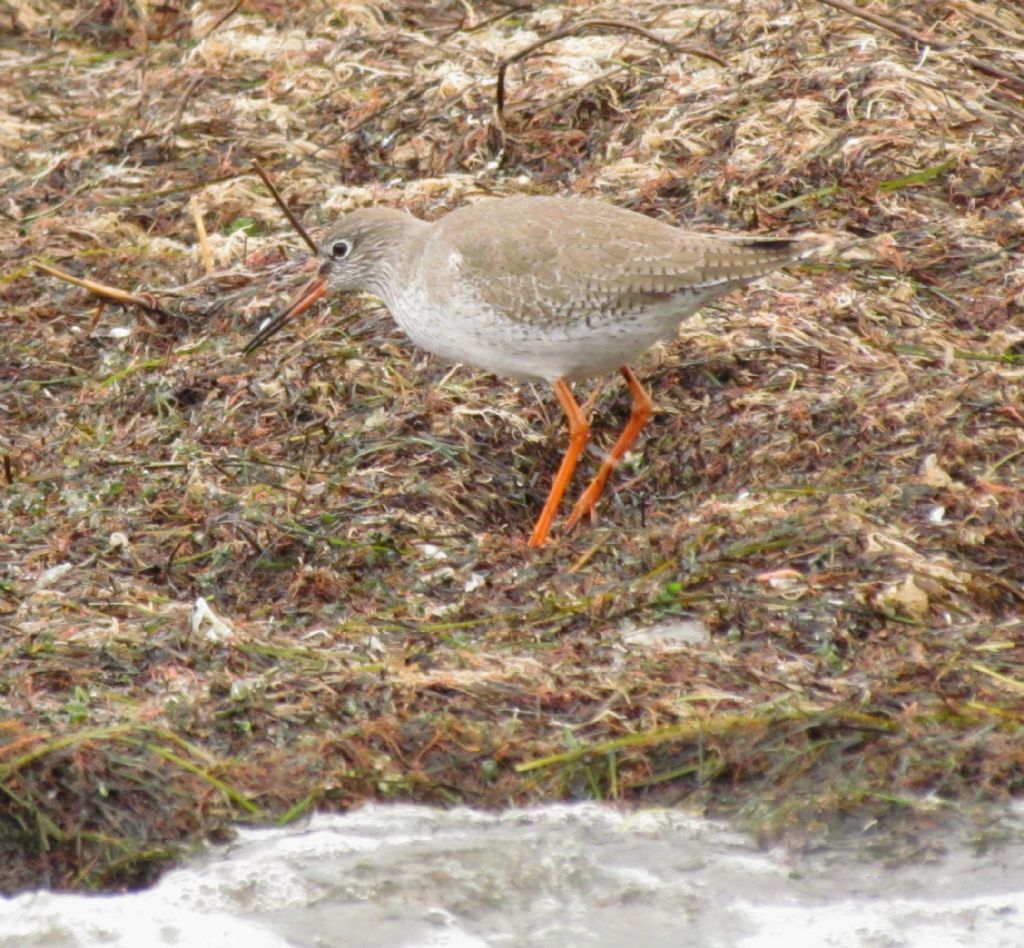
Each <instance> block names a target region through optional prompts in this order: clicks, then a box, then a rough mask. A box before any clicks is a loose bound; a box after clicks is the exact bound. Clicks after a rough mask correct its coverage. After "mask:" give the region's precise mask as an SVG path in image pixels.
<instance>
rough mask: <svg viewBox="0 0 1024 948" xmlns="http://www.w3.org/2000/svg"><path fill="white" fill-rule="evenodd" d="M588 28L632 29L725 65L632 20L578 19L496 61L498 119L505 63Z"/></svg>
mask: <svg viewBox="0 0 1024 948" xmlns="http://www.w3.org/2000/svg"><path fill="white" fill-rule="evenodd" d="M589 29H602V30H623V31H625V32H627V33H636V34H637V35H638V36H643V37H646V38H647V39H649V40H650V41H651V42H652V43H657V44H658V45H659V46H664V47H666V48H667V49H671V50H673V51H674V52H676V53H689V54H690V55H691V56H700V57H701V58H703V59H710V60H711V61H712V62H714V63H718V65H719V66H727V65H728V63H726V61H725V60H724V59H722V58H721V57H720V56H717V55H716V54H715V53H712V52H709V51H708V50H706V49H697V48H696V47H693V46H680V45H679V44H678V43H673V42H672V41H671V40H667V39H665V38H664V37H662V36H658V34H657V33H653V32H651V30H648V29H645V28H644V27H642V26H637V25H636V24H634V23H625V22H623V21H622V20H584V21H583V22H582V23H574V24H571V25H570V26H563V27H561V28H560V29H557V30H555V31H554V32H552V33H548V35H547V36H542V37H541V38H540V39H538V40H534V41H533V42H532V43H528V44H527V45H526V46H524V47H523V48H522V49H520V50H518V51H517V52H515V53H513V54H512V55H511V56H508V57H506V58H505V59H503V60H502V61H501V62H500V63H499V64H498V83H497V88H496V89H495V93H494V96H495V106H496V108H497V113H498V120H499V121H501V120H502V119H503V117H504V111H505V72H506V71H507V70H508V67H509V66H511V65H512V64H513V63H517V62H519V60H521V59H525V58H526V57H527V56H529V55H530V54H531V53H533V52H535V51H536V50H538V49H540V48H541V47H542V46H545V45H547V44H548V43H553V42H555V40H560V39H565V37H567V36H574V35H575V34H576V33H580V32H582V31H583V30H589Z"/></svg>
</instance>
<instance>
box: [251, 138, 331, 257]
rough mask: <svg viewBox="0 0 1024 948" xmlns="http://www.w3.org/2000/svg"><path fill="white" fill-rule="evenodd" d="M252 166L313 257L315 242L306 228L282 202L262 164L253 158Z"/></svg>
mask: <svg viewBox="0 0 1024 948" xmlns="http://www.w3.org/2000/svg"><path fill="white" fill-rule="evenodd" d="M252 166H253V167H254V168H255V169H256V174H258V175H259V176H260V177H261V178H262V179H263V183H264V184H265V185H266V186H267V190H269V191H270V193H271V194H272V195H273V196H274V200H275V201H277V206H278V207H279V208H281V211H282V213H283V214H284V216H285V217H287V218H288V222H289V223H290V224H291V225H292V227H294V228H295V231H296V233H297V234H298V235H299V236H300V237H301V238H302V239H303V240H304V241H305V242H306V246H307V247H309V249H310V250H312V251H313V256H314V257H315V256H316V253H317V248H316V243H315V242H314V240H313V238H312V237H310V236H309V234H307V233H306V229H305V228H304V227H303V226H302V225H301V224H300V223H299V219H298V218H297V217H296V216H295V215H294V214H293V213H292V212H291V208H289V207H288V205H287V204H285V203H284V199H283V198H282V197H281V195H280V193H279V192H278V190H277V188H275V187H274V182H273V181H271V180H270V178H269V176H268V175H267V173H266V171H264V170H263V165H261V164H260V163H259V161H258V159H256V158H253V160H252Z"/></svg>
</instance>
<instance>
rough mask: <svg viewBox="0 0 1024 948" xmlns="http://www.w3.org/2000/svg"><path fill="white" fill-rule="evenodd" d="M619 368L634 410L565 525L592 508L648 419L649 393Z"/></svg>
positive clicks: (652, 406) (649, 414)
mask: <svg viewBox="0 0 1024 948" xmlns="http://www.w3.org/2000/svg"><path fill="white" fill-rule="evenodd" d="M619 371H620V372H622V377H623V378H624V379H625V380H626V384H627V385H628V386H629V391H630V393H631V394H632V396H633V410H632V412H631V413H630V415H629V421H628V422H626V427H625V428H623V429H622V434H620V435H619V440H618V441H616V442H615V447H613V448H612V450H611V453H610V454H609V455H608V457H606V458H605V459H604V461H603V462H602V464H601V467H600V469H599V470H598V472H597V477H595V478H594V480H593V481H592V482H591V484H590V486H589V487H588V488H587V489H586V490H585V491H584V492H583V495H582V496H581V497H580V499H579V500H577V501H576V506H575V507H573V508H572V513H571V514H569V519H568V521H566V527H567V528H571V527H574V526H576V524H577V523H579V522H580V520H582V519H583V517H585V516H586V515H587V514H588V513H590V511H591V510H593V509H594V505H595V504H596V503H597V501H598V498H599V497H600V496H601V491H603V490H604V485H605V483H606V482H607V481H608V477H609V476H610V475H611V473H612V471H614V470H615V468H616V467H618V466H619V461H621V460H622V459H623V457H625V455H626V452H627V451H628V450H629V449H630V448H631V447H633V442H634V441H636V439H637V435H639V434H640V431H641V429H642V428H643V426H644V425H646V424H647V421H648V419H649V418H650V417H651V410H652V409H653V408H654V403H653V402H652V401H651V396H650V395H648V394H647V392H646V391H645V390H644V387H643V386H642V385H641V384H640V383H639V382H638V381H637V378H636V376H635V375H634V374H633V372H632V371H631V370H630V368H629V366H628V365H624V366H623V367H622V368H621V369H620V370H619Z"/></svg>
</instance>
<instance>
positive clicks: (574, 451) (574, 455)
mask: <svg viewBox="0 0 1024 948" xmlns="http://www.w3.org/2000/svg"><path fill="white" fill-rule="evenodd" d="M619 371H620V372H621V373H622V377H623V378H624V379H625V380H626V384H627V385H628V386H629V391H630V394H631V395H632V396H633V410H632V411H631V412H630V415H629V421H628V422H626V427H625V428H623V429H622V434H620V435H619V439H618V441H616V442H615V446H614V447H613V448H612V449H611V451H610V452H609V453H608V456H607V457H606V458H605V459H604V461H603V462H602V463H601V467H600V468H599V469H598V472H597V476H596V477H595V478H594V479H593V481H591V483H590V486H589V487H588V488H587V489H586V490H585V491H584V492H583V494H582V495H581V497H580V499H579V500H577V501H576V504H575V506H574V507H573V508H572V513H571V514H569V519H568V521H567V522H566V527H568V528H571V527H574V526H575V525H576V524H577V523H579V522H580V520H581V519H582V518H583V517H585V516H586V515H587V514H588V513H590V512H591V511H592V510H593V509H594V505H595V504H596V503H597V501H598V499H599V498H600V496H601V492H602V491H603V490H604V485H605V484H606V483H607V482H608V478H609V477H610V476H611V473H612V471H614V470H615V468H616V467H618V465H619V462H620V461H621V460H622V459H623V457H625V455H626V452H627V451H629V449H630V448H631V447H632V446H633V443H634V442H635V441H636V439H637V436H638V435H639V434H640V432H641V430H642V429H643V427H644V425H646V424H647V422H648V420H649V419H650V417H651V411H652V410H653V408H654V404H653V402H652V401H651V396H650V395H648V394H647V392H646V390H645V389H644V387H643V386H642V385H641V384H640V382H639V381H638V380H637V377H636V376H635V375H634V374H633V372H632V371H631V370H630V368H629V366H625V365H624V366H623V367H622V368H621V369H620V370H619ZM554 389H555V395H556V396H557V397H558V401H559V402H560V403H561V405H562V409H563V410H564V411H565V415H566V418H568V419H569V448H568V450H567V451H566V452H565V457H564V458H563V459H562V466H561V467H560V468H559V469H558V474H557V475H555V482H554V483H553V484H552V485H551V492H550V493H549V494H548V499H547V501H546V502H545V504H544V509H543V510H542V511H541V513H540V517H538V518H537V525H536V526H535V527H534V528H533V535H532V536H531V537H530V546H541V545H542V544H543V543H544V541H545V540H546V539H547V535H548V531H549V530H550V529H551V521H552V520H554V517H555V513H556V512H557V510H558V505H559V503H561V500H562V496H563V494H565V488H566V487H567V486H568V484H569V480H570V479H571V478H572V475H573V471H575V470H576V464H577V462H578V461H579V459H580V454H582V453H583V449H584V447H586V444H587V439H588V438H589V437H590V425H589V423H588V422H587V419H586V418H585V417H584V416H583V412H582V411H580V406H579V405H578V404H577V403H576V399H575V398H573V395H572V392H571V391H570V390H569V386H568V385H567V384H566V383H565V382H564V381H562V380H561V379H559V380H558V381H557V382H555V384H554Z"/></svg>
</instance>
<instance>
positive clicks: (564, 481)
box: [530, 379, 590, 546]
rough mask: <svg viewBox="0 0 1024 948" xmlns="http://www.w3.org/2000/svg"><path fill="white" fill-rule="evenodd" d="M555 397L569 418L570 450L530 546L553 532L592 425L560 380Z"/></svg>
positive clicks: (538, 542)
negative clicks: (556, 515) (549, 532)
mask: <svg viewBox="0 0 1024 948" xmlns="http://www.w3.org/2000/svg"><path fill="white" fill-rule="evenodd" d="M554 389H555V395H556V396H558V401H559V402H560V403H561V405H562V411H564V412H565V417H566V418H568V419H569V447H568V448H567V449H566V452H565V457H564V458H562V465H561V467H559V469H558V473H557V474H556V475H555V481H554V483H553V484H552V485H551V491H550V493H549V494H548V499H547V500H546V501H545V503H544V509H543V510H542V511H541V512H540V516H539V517H538V518H537V524H536V526H535V527H534V528H533V534H532V535H531V536H530V546H543V545H544V541H545V540H546V539H547V538H548V531H549V530H550V529H551V521H552V520H554V519H555V514H556V513H557V512H558V505H559V504H560V503H561V502H562V495H563V494H564V493H565V488H566V487H567V486H568V484H569V481H570V480H571V479H572V473H573V471H575V470H576V462H577V461H579V459H580V455H581V454H582V453H583V449H584V448H585V447H586V444H587V438H589V437H590V425H589V424H587V419H586V418H584V417H583V412H581V411H580V406H579V405H578V404H576V399H575V398H573V397H572V391H571V390H570V389H569V386H568V385H567V384H566V383H565V381H563V380H562V379H559V380H558V381H557V382H555V383H554Z"/></svg>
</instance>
